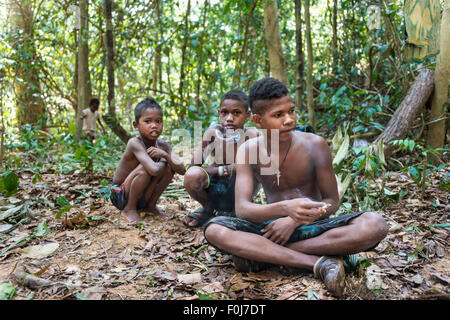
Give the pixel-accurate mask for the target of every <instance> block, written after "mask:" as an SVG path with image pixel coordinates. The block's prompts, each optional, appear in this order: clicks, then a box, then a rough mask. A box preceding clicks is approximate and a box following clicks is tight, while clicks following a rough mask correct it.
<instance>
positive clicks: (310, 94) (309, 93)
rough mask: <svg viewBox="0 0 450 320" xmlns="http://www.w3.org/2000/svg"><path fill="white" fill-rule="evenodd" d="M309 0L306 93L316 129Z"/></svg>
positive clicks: (309, 112)
mask: <svg viewBox="0 0 450 320" xmlns="http://www.w3.org/2000/svg"><path fill="white" fill-rule="evenodd" d="M309 1H310V0H305V23H306V50H307V54H308V71H307V76H306V94H307V106H308V119H309V125H310V126H311V127H313V128H314V129H316V124H315V114H314V113H315V112H314V95H313V94H314V93H313V77H312V70H313V52H312V40H311V20H310V15H309Z"/></svg>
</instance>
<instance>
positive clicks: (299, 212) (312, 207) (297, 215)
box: [282, 198, 326, 225]
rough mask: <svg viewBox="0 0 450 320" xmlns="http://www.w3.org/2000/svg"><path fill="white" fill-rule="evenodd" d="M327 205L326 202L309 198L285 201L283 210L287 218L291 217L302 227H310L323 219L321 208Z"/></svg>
mask: <svg viewBox="0 0 450 320" xmlns="http://www.w3.org/2000/svg"><path fill="white" fill-rule="evenodd" d="M324 205H326V203H325V202H318V201H313V200H310V199H307V198H296V199H291V200H284V201H283V203H282V209H283V211H284V213H285V215H286V216H289V217H291V218H292V219H293V220H294V221H295V222H297V223H299V224H300V225H308V224H311V223H313V222H314V221H316V220H318V219H320V218H321V215H322V212H321V211H320V210H319V208H320V207H322V206H324Z"/></svg>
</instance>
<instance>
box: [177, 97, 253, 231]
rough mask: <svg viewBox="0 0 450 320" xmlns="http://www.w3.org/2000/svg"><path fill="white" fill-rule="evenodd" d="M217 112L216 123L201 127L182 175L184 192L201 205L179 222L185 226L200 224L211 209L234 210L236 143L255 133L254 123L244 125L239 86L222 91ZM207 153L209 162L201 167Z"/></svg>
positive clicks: (243, 101) (245, 108)
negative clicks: (198, 143)
mask: <svg viewBox="0 0 450 320" xmlns="http://www.w3.org/2000/svg"><path fill="white" fill-rule="evenodd" d="M218 114H219V119H220V124H216V125H213V126H211V127H209V128H208V129H207V130H206V131H205V133H204V135H203V139H202V147H201V148H198V150H196V154H194V157H193V158H192V161H191V164H190V166H189V169H188V171H187V172H186V174H185V175H184V186H185V188H186V190H187V192H188V193H189V194H190V195H191V197H192V198H194V199H195V200H197V201H198V202H199V203H200V204H201V205H202V207H201V208H199V209H197V210H195V211H193V212H191V213H189V214H188V215H187V216H186V217H185V218H184V221H183V223H184V224H185V225H186V226H187V227H189V228H196V227H200V226H202V225H203V224H204V223H205V222H206V221H207V220H208V219H209V218H211V216H212V215H213V213H214V212H215V213H218V214H221V213H225V212H227V213H231V214H234V185H235V181H236V169H235V165H234V161H235V158H236V151H237V147H238V146H239V145H240V144H242V143H243V142H244V141H245V140H247V139H251V138H254V137H256V136H258V134H259V132H258V130H257V129H256V128H254V127H248V128H244V124H245V122H246V121H247V120H248V119H249V118H250V116H251V112H250V110H249V107H248V97H247V95H246V94H245V93H244V92H242V91H241V90H231V91H228V92H227V93H225V94H224V95H223V97H222V99H221V102H220V107H219V109H218ZM205 150H206V151H205ZM211 153H212V156H213V163H212V164H211V165H210V166H206V167H202V165H203V163H204V162H205V160H206V159H207V157H208V156H209V155H210V154H211ZM256 188H257V184H255V189H256Z"/></svg>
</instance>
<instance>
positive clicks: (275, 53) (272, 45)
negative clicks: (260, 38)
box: [264, 0, 288, 86]
mask: <svg viewBox="0 0 450 320" xmlns="http://www.w3.org/2000/svg"><path fill="white" fill-rule="evenodd" d="M264 29H265V35H266V41H267V47H268V51H269V63H270V73H271V74H272V77H274V78H276V79H278V80H280V81H281V82H283V83H284V84H285V85H286V86H287V85H288V81H287V75H286V70H285V62H284V57H283V48H282V46H281V38H280V28H279V26H278V9H277V3H276V1H274V0H265V1H264Z"/></svg>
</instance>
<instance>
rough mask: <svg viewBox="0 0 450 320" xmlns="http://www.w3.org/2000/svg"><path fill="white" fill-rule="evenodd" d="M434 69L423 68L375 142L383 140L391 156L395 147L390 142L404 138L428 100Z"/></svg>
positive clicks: (386, 150)
mask: <svg viewBox="0 0 450 320" xmlns="http://www.w3.org/2000/svg"><path fill="white" fill-rule="evenodd" d="M433 74H434V70H432V69H423V70H422V71H421V72H420V74H419V75H418V76H417V78H416V80H415V81H414V83H413V84H412V86H411V87H410V88H409V90H408V93H407V94H406V96H405V98H404V99H403V101H402V103H401V104H400V106H399V107H398V108H397V110H395V113H394V115H393V116H392V118H391V120H389V122H388V124H387V125H386V127H385V129H384V131H383V132H382V133H381V134H380V135H379V136H378V137H377V139H376V140H375V142H374V144H377V143H378V142H379V141H380V140H383V144H384V152H385V155H386V156H389V155H390V154H391V153H392V151H394V147H393V146H392V145H391V144H390V143H389V142H391V141H393V140H400V139H403V138H404V137H405V136H406V134H407V132H408V129H409V127H410V126H411V124H412V123H413V121H414V119H415V118H416V116H417V114H418V112H419V111H420V109H421V108H422V107H423V106H424V105H425V103H426V102H427V101H428V99H429V97H430V96H431V93H432V91H433Z"/></svg>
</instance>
